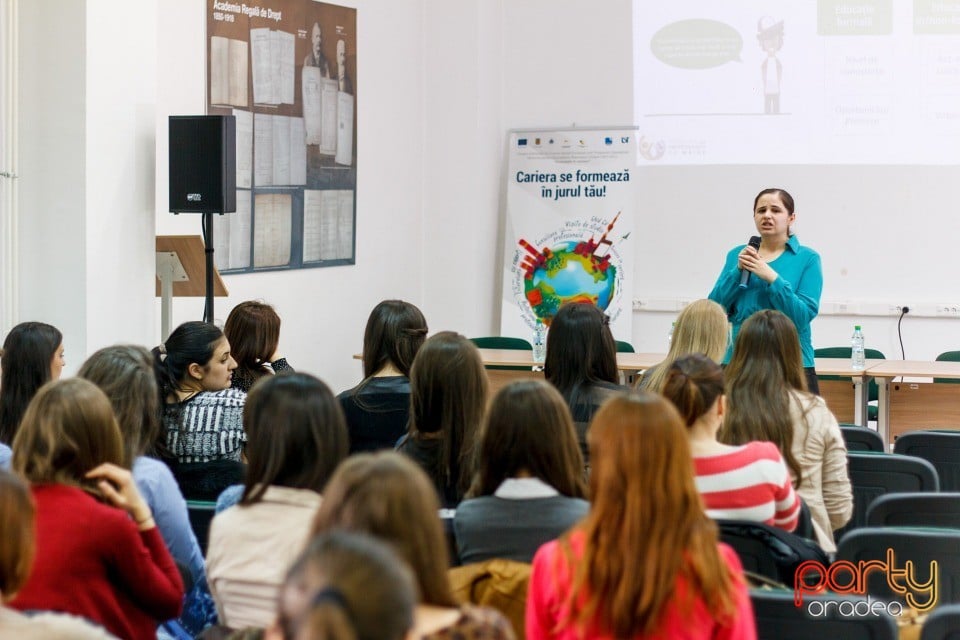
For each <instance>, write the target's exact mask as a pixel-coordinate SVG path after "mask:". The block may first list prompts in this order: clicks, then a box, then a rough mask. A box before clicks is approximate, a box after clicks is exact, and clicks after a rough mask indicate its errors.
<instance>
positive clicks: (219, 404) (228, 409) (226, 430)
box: [163, 389, 247, 463]
mask: <svg viewBox="0 0 960 640" xmlns="http://www.w3.org/2000/svg"><path fill="white" fill-rule="evenodd" d="M246 400H247V394H246V393H244V392H243V391H238V390H236V389H223V390H221V391H201V392H200V393H198V394H197V395H195V396H192V397H191V398H188V399H187V400H184V401H183V402H181V403H179V404H168V405H167V406H166V407H164V410H163V427H164V430H165V431H166V435H167V449H168V450H169V451H170V453H171V454H172V455H173V456H174V457H175V458H176V459H177V462H181V463H189V462H210V461H212V460H237V461H239V460H240V452H241V450H242V449H243V445H244V443H245V442H246V441H247V436H246V434H245V433H244V432H243V405H244V403H245V402H246Z"/></svg>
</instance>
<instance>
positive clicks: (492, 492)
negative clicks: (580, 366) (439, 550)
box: [453, 380, 590, 564]
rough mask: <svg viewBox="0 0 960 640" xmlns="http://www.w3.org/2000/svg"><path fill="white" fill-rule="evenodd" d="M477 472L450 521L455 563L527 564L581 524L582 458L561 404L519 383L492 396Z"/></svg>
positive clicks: (535, 386) (543, 388)
mask: <svg viewBox="0 0 960 640" xmlns="http://www.w3.org/2000/svg"><path fill="white" fill-rule="evenodd" d="M478 453H479V455H478V458H477V474H476V477H475V479H474V483H473V486H472V488H471V490H470V492H469V493H468V494H467V496H468V499H467V500H464V501H463V502H461V503H460V505H459V506H458V507H457V513H456V515H455V517H454V520H453V526H454V531H455V532H456V536H457V550H458V554H459V556H460V562H461V563H463V564H467V563H470V562H480V561H482V560H488V559H491V558H505V559H507V560H516V561H518V562H527V563H529V562H531V561H532V560H533V554H534V553H536V551H537V549H538V548H539V547H540V545H542V544H543V543H545V542H548V541H550V540H553V539H554V538H557V537H559V536H560V535H561V534H562V533H563V532H564V531H566V530H567V529H569V528H570V527H571V526H573V525H574V524H575V523H576V522H577V521H579V520H580V519H581V518H583V517H584V516H585V515H586V514H587V511H588V509H589V507H590V505H589V504H588V503H587V501H586V500H584V499H583V498H584V497H585V496H586V493H587V488H586V483H585V482H584V473H583V456H582V455H581V454H580V447H579V445H578V444H577V434H576V432H575V431H574V429H573V421H572V420H571V419H570V410H569V409H567V405H566V403H564V401H563V398H562V397H561V396H560V394H559V393H558V392H557V390H556V389H554V388H553V387H552V386H551V385H550V384H548V383H546V382H543V381H539V380H523V381H519V382H514V383H512V384H509V385H507V386H506V387H504V388H503V389H501V390H500V392H499V393H497V395H496V396H495V397H494V399H493V403H492V404H491V406H490V410H489V412H488V413H487V419H486V422H485V424H484V428H483V430H482V431H481V434H480V445H479V452H478Z"/></svg>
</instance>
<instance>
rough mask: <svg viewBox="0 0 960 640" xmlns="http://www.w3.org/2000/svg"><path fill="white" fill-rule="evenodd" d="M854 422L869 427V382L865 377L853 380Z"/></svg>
mask: <svg viewBox="0 0 960 640" xmlns="http://www.w3.org/2000/svg"><path fill="white" fill-rule="evenodd" d="M853 422H854V424H858V425H860V426H861V427H865V426H867V380H866V379H865V378H863V377H860V378H854V379H853Z"/></svg>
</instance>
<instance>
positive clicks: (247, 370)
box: [223, 300, 280, 381]
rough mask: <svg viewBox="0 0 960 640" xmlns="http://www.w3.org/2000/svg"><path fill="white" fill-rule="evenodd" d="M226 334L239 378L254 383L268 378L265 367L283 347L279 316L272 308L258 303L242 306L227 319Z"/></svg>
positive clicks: (235, 309) (233, 310)
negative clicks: (262, 378) (261, 378)
mask: <svg viewBox="0 0 960 640" xmlns="http://www.w3.org/2000/svg"><path fill="white" fill-rule="evenodd" d="M223 333H224V335H225V336H227V340H228V341H229V342H230V355H231V356H233V359H234V360H236V361H237V369H238V370H239V375H237V377H238V378H241V377H242V378H244V379H248V380H254V381H255V380H257V379H258V378H260V377H262V376H264V375H269V374H268V372H267V370H266V369H264V368H263V363H265V362H270V359H271V358H272V357H273V355H274V354H275V353H276V352H277V346H278V345H279V344H280V316H278V315H277V312H276V311H275V310H274V308H273V307H271V306H270V305H269V304H266V303H264V302H258V301H256V300H247V301H246V302H241V303H240V304H238V305H237V306H235V307H234V308H233V309H232V310H231V311H230V315H228V316H227V321H226V323H225V324H224V325H223ZM243 374H246V375H243Z"/></svg>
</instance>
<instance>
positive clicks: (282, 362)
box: [230, 358, 293, 393]
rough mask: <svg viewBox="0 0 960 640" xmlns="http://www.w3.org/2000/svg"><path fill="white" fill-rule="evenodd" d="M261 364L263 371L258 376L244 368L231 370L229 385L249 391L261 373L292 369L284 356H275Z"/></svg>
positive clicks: (267, 373) (261, 375)
mask: <svg viewBox="0 0 960 640" xmlns="http://www.w3.org/2000/svg"><path fill="white" fill-rule="evenodd" d="M261 366H262V367H263V368H264V371H263V373H261V374H260V375H259V376H256V375H254V374H253V373H251V372H250V371H247V370H246V369H243V368H241V367H237V368H236V369H234V371H233V377H232V378H231V381H230V386H231V387H233V388H234V389H239V390H240V391H243V392H245V393H250V387H252V386H253V383H254V382H256V381H257V380H259V379H260V378H261V377H263V375H271V374H274V373H280V372H281V371H293V367H291V366H290V363H288V362H287V359H286V358H277V359H276V360H274V361H273V362H264V363H263V365H261Z"/></svg>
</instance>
